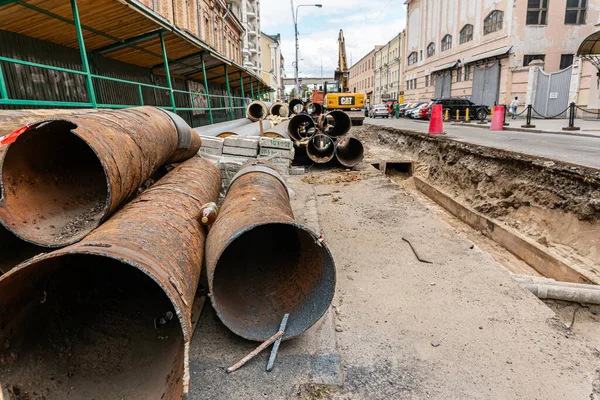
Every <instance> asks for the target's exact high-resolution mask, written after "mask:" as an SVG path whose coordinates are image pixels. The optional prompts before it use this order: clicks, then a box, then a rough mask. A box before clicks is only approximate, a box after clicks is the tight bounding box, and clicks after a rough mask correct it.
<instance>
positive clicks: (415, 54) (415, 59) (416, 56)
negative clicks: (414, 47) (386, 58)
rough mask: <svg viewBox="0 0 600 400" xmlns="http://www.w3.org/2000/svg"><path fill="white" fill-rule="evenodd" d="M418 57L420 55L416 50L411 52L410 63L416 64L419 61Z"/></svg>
mask: <svg viewBox="0 0 600 400" xmlns="http://www.w3.org/2000/svg"><path fill="white" fill-rule="evenodd" d="M417 58H418V55H417V52H416V51H413V52H412V53H410V54H409V55H408V65H412V64H415V63H416V62H417Z"/></svg>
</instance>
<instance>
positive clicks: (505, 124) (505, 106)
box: [502, 104, 516, 126]
mask: <svg viewBox="0 0 600 400" xmlns="http://www.w3.org/2000/svg"><path fill="white" fill-rule="evenodd" d="M502 107H504V126H509V125H510V124H509V123H508V122H506V110H507V109H508V106H507V105H506V104H505V105H503V106H502ZM515 111H516V110H515Z"/></svg>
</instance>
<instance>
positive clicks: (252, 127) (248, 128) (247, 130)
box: [217, 119, 273, 138]
mask: <svg viewBox="0 0 600 400" xmlns="http://www.w3.org/2000/svg"><path fill="white" fill-rule="evenodd" d="M261 124H262V132H265V131H267V130H269V129H271V127H272V126H273V123H272V122H271V121H269V120H267V119H265V120H262V121H256V122H252V123H251V124H248V125H244V126H239V127H237V128H233V129H228V130H225V131H223V132H221V133H219V134H218V135H217V137H220V138H225V137H227V136H235V135H237V136H260V133H261V129H260V126H261Z"/></svg>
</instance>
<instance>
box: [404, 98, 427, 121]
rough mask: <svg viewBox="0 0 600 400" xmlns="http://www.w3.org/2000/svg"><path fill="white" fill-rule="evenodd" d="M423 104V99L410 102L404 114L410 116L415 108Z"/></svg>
mask: <svg viewBox="0 0 600 400" xmlns="http://www.w3.org/2000/svg"><path fill="white" fill-rule="evenodd" d="M423 104H425V102H424V101H418V102H416V103H412V104H411V105H410V107H407V108H406V110H405V111H404V116H405V117H408V118H412V113H413V112H414V111H415V110H417V109H418V108H419V107H420V106H422V105H423Z"/></svg>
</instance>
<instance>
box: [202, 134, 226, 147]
mask: <svg viewBox="0 0 600 400" xmlns="http://www.w3.org/2000/svg"><path fill="white" fill-rule="evenodd" d="M200 139H202V147H210V148H213V149H218V150H222V149H223V142H224V141H225V139H223V138H218V137H213V136H202V135H200Z"/></svg>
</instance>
